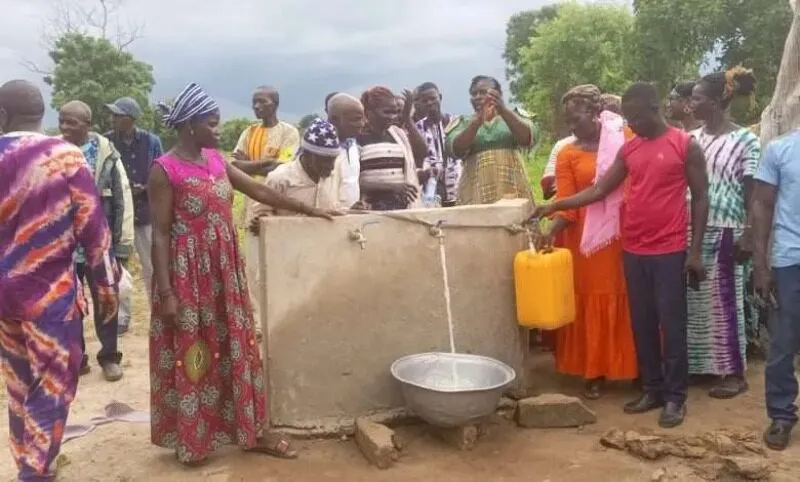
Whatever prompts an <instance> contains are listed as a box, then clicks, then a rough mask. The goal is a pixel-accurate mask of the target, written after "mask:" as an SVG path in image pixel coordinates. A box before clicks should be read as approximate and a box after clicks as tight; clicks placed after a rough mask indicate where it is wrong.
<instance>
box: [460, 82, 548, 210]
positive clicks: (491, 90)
mask: <svg viewBox="0 0 800 482" xmlns="http://www.w3.org/2000/svg"><path fill="white" fill-rule="evenodd" d="M469 95H470V98H471V101H472V108H473V109H474V110H475V113H474V114H473V115H472V116H463V117H456V118H455V119H453V120H452V121H451V122H450V125H449V126H448V127H447V143H448V146H449V148H450V149H451V151H452V152H453V154H454V155H455V157H457V158H461V159H462V160H463V165H464V166H463V171H462V174H461V180H460V182H459V185H458V200H457V204H459V205H465V204H492V203H494V202H497V201H499V200H500V199H502V198H504V197H507V196H511V197H517V198H526V199H532V194H531V187H530V184H529V183H528V175H527V173H526V172H525V164H524V162H523V159H522V155H521V151H522V150H524V149H530V148H531V147H533V146H534V145H535V143H536V141H537V140H538V133H537V132H536V128H535V127H534V125H533V122H532V121H531V118H530V116H529V115H528V114H527V113H525V112H524V111H522V110H521V109H516V111H515V110H512V109H511V108H509V107H508V106H507V105H506V104H505V102H503V91H502V88H501V87H500V82H498V81H497V79H495V78H493V77H488V76H485V75H479V76H477V77H474V78H473V79H472V82H471V84H470V87H469Z"/></svg>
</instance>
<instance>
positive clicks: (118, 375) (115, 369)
mask: <svg viewBox="0 0 800 482" xmlns="http://www.w3.org/2000/svg"><path fill="white" fill-rule="evenodd" d="M103 378H105V379H106V381H107V382H118V381H119V380H121V379H122V367H121V366H120V365H119V363H106V364H105V365H103Z"/></svg>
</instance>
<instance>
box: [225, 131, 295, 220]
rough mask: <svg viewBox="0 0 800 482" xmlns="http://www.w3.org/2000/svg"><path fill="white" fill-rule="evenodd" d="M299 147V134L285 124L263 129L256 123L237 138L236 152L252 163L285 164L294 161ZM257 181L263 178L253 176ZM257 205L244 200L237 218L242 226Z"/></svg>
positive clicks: (251, 215)
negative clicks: (276, 162) (242, 154)
mask: <svg viewBox="0 0 800 482" xmlns="http://www.w3.org/2000/svg"><path fill="white" fill-rule="evenodd" d="M299 146H300V133H299V132H298V131H297V128H296V127H295V126H293V125H291V124H289V123H287V122H283V121H281V122H278V124H277V125H275V126H274V127H264V125H263V124H262V123H260V122H259V123H256V124H253V125H251V126H250V127H248V128H247V129H245V130H244V132H242V135H241V136H239V142H237V143H236V150H237V151H242V152H244V153H245V154H247V157H248V158H249V159H251V160H254V161H269V160H275V161H279V162H287V161H291V160H292V159H294V155H295V152H297V148H298V147H299ZM254 178H255V179H256V180H257V181H259V182H263V181H264V176H254ZM257 204H258V203H257V202H256V201H253V200H252V199H250V198H245V201H244V211H243V213H242V216H241V217H240V218H239V222H240V223H241V225H242V226H247V225H248V224H249V223H250V221H251V220H252V218H253V209H254V208H255V206H256V205H257Z"/></svg>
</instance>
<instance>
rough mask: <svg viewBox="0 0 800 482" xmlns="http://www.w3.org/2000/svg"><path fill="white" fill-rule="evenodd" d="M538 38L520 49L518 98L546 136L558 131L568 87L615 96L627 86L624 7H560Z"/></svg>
mask: <svg viewBox="0 0 800 482" xmlns="http://www.w3.org/2000/svg"><path fill="white" fill-rule="evenodd" d="M537 33H538V36H536V37H534V38H532V39H531V42H530V45H529V46H528V47H523V48H522V49H521V50H520V59H521V64H520V65H521V70H520V76H519V84H518V85H519V86H520V87H524V89H523V90H521V91H520V92H519V96H520V100H522V101H523V102H524V103H525V104H526V106H527V107H528V108H529V109H530V110H531V111H533V112H535V113H536V114H537V115H538V116H539V119H541V120H542V125H543V126H544V127H545V128H546V129H547V130H549V131H550V132H557V131H558V125H559V121H558V119H559V117H560V112H561V96H563V95H564V93H566V91H567V90H569V89H570V88H571V87H574V86H576V85H580V84H595V85H597V86H598V87H600V89H601V90H603V91H604V92H611V93H619V92H622V91H623V90H624V89H625V88H626V87H627V86H628V84H629V83H630V79H631V71H632V67H631V62H630V55H629V54H628V52H629V50H630V41H631V37H632V33H633V16H632V15H631V13H630V12H629V11H628V9H626V8H625V7H622V6H616V5H604V4H594V5H578V4H573V3H568V4H563V5H562V6H561V9H560V11H559V14H558V16H557V17H556V18H555V19H554V20H552V21H551V22H548V23H544V24H541V25H539V26H538V27H537Z"/></svg>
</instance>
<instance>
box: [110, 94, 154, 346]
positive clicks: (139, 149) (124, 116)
mask: <svg viewBox="0 0 800 482" xmlns="http://www.w3.org/2000/svg"><path fill="white" fill-rule="evenodd" d="M106 107H108V109H109V110H110V111H111V113H112V114H113V115H114V130H113V131H111V132H108V133H106V134H105V137H107V138H108V139H109V140H110V141H111V142H112V143H113V144H114V147H116V149H117V151H118V152H119V154H120V158H121V159H122V165H123V166H124V167H125V171H126V172H127V174H128V179H129V180H130V184H131V191H132V192H133V223H134V246H135V247H136V253H137V255H138V256H139V262H140V263H141V264H142V277H143V279H144V283H145V289H146V290H147V298H148V300H151V298H150V297H151V293H150V289H151V283H152V280H153V263H152V261H151V259H150V251H151V245H152V229H151V227H150V207H149V206H148V204H147V203H148V201H147V179H148V177H149V176H150V166H152V165H153V161H154V160H155V159H156V158H158V157H161V156H162V155H163V154H164V151H163V149H162V147H161V139H159V138H158V136H156V135H155V134H153V133H151V132H148V131H146V130H144V129H140V128H138V127H137V126H136V121H137V120H138V119H139V118H140V117H141V115H142V109H141V107H139V104H138V103H137V102H136V101H135V100H134V99H132V98H130V97H122V98H120V99H117V100H116V101H115V102H114V103H113V104H107V106H106ZM130 318H131V312H130V303H122V304H121V306H120V314H119V331H120V333H124V332H126V331H127V330H128V327H129V325H130Z"/></svg>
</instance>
